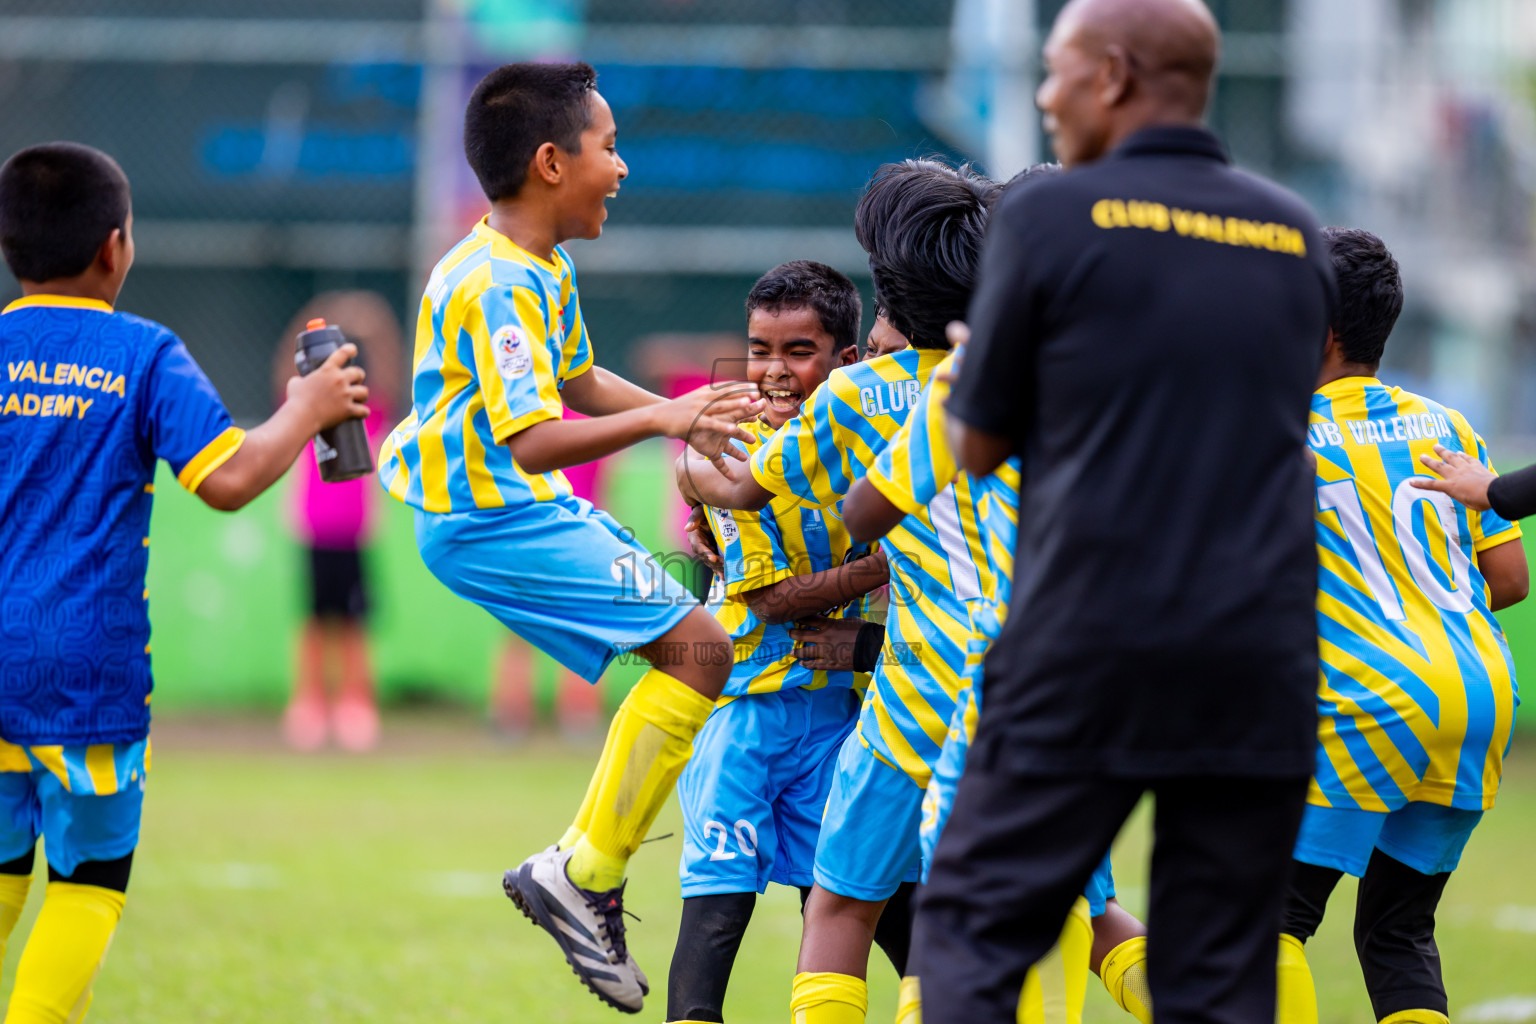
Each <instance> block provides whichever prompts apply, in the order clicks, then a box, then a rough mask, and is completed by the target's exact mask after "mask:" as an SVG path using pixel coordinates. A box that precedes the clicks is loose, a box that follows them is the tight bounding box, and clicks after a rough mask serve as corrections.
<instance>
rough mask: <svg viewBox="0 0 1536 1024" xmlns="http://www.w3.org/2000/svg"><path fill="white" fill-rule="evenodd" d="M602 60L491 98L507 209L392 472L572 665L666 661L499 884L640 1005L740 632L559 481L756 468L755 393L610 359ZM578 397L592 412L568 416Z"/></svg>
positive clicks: (483, 171)
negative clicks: (662, 871)
mask: <svg viewBox="0 0 1536 1024" xmlns="http://www.w3.org/2000/svg"><path fill="white" fill-rule="evenodd" d="M616 138H617V128H616V126H615V125H614V121H613V114H612V112H611V111H610V110H609V108H608V104H607V102H606V101H604V99H603V98H602V96H601V95H600V94H599V93H598V92H597V87H596V74H595V72H593V70H592V68H591V67H590V66H588V65H586V64H509V65H506V66H504V67H501V68H498V69H496V70H495V71H492V72H491V73H490V74H488V75H486V76H485V78H484V79H482V80H481V82H480V83H479V84H478V85H477V86H476V87H475V90H474V93H473V94H472V95H471V97H470V100H469V105H468V108H467V109H466V111H465V115H464V152H465V156H466V158H467V159H468V161H469V165H470V167H471V168H472V169H473V170H474V172H475V176H476V177H477V179H478V180H479V182H480V185H481V187H482V188H483V189H484V191H485V195H486V198H487V199H489V200H490V204H491V212H490V214H489V216H487V217H486V218H484V219H483V220H481V221H480V223H479V224H477V225H476V226H475V228H474V230H473V231H472V232H471V233H470V234H469V236H468V237H467V238H465V239H464V240H463V241H462V242H460V243H459V244H458V245H456V246H455V247H454V248H453V249H452V250H450V251H449V253H448V254H447V255H446V256H444V257H443V258H442V260H441V261H439V263H438V264H437V266H436V267H435V268H434V269H433V271H432V274H431V277H430V278H429V279H428V281H427V287H426V293H425V295H423V297H422V300H421V306H420V313H419V315H418V319H417V326H416V350H415V366H414V370H413V375H412V384H411V405H412V408H411V413H410V415H409V416H407V417H406V419H405V420H404V422H402V423H401V424H400V425H399V426H398V427H396V428H395V430H394V431H393V433H392V434H391V435H390V437H389V439H388V440H387V441H386V443H385V445H384V449H383V451H382V453H381V455H380V460H379V461H380V465H379V478H380V480H381V482H382V483H383V484H384V486H385V488H386V489H388V491H389V492H390V494H392V495H394V496H395V497H396V498H398V499H399V500H401V501H403V502H405V503H406V504H408V505H410V506H411V507H412V508H413V509H414V510H415V519H416V539H417V546H418V547H419V549H420V551H421V555H422V560H423V561H424V562H426V564H427V567H428V568H429V569H430V570H431V571H432V573H433V575H435V576H436V577H437V578H438V579H439V580H441V581H442V582H443V583H444V584H445V585H446V586H447V587H448V588H449V589H451V590H452V591H453V592H454V593H456V594H458V595H459V596H461V597H464V598H466V599H467V600H470V601H473V602H475V603H476V604H478V605H480V606H481V607H482V608H484V609H485V610H486V611H488V612H490V613H491V614H492V615H494V616H496V618H497V619H499V620H500V621H501V622H502V623H503V624H504V625H506V626H507V627H508V628H510V629H511V630H513V631H514V632H515V633H517V634H518V635H519V636H521V637H522V638H523V639H525V640H527V641H529V642H530V643H532V644H534V645H535V646H537V647H539V648H541V649H542V650H544V651H545V652H546V653H548V654H550V655H551V656H552V657H554V658H555V659H556V660H557V661H559V662H560V663H561V664H563V665H564V666H565V667H566V668H568V669H570V670H571V671H572V672H575V673H576V674H578V675H580V676H582V677H583V678H586V679H588V680H590V681H593V682H596V680H597V679H598V677H599V676H601V675H602V673H603V670H604V669H605V668H607V666H608V664H609V662H610V661H612V660H613V659H614V658H615V657H616V656H617V655H618V654H620V653H621V652H625V651H634V652H636V653H637V654H638V655H640V656H641V657H643V658H645V659H646V660H647V661H649V662H650V663H651V665H652V668H651V670H650V671H649V672H647V673H646V674H645V676H643V677H642V678H641V680H640V681H639V682H638V683H637V684H636V685H635V687H634V689H633V690H632V691H631V692H630V693H629V695H628V696H627V697H625V699H624V702H623V704H622V705H621V706H620V708H619V710H618V713H617V714H616V715H615V716H614V719H613V722H612V724H611V726H610V728H609V731H608V738H607V741H606V744H605V746H604V749H603V753H602V755H601V757H600V759H599V762H598V766H597V770H596V772H595V773H594V775H593V777H592V782H591V785H590V786H589V787H588V790H587V794H586V798H585V799H584V800H583V802H582V804H581V807H580V809H579V810H578V811H577V814H576V818H575V820H574V821H573V822H572V824H571V827H570V828H569V829H567V830H566V833H565V835H564V836H563V837H561V839H560V841H559V842H558V843H557V844H554V845H552V846H550V847H549V848H548V849H546V850H544V851H542V852H541V853H537V854H535V855H533V856H532V857H530V858H528V859H527V860H526V861H524V862H523V863H522V864H521V865H520V866H519V867H517V868H514V869H513V870H511V871H508V872H507V873H506V875H505V877H504V879H503V886H504V888H505V891H506V893H507V895H508V896H509V897H510V898H511V899H512V900H513V902H514V903H516V904H517V906H518V907H519V909H521V910H522V911H523V913H524V914H526V915H527V916H528V917H529V918H530V919H531V920H533V921H534V922H536V923H537V924H538V925H540V926H541V927H542V928H544V929H545V930H546V931H547V932H549V934H550V935H551V936H552V937H553V938H554V939H555V941H556V943H557V944H558V945H559V947H560V950H561V951H562V952H563V953H564V955H565V957H566V961H567V962H568V963H569V964H570V965H571V967H572V969H573V970H574V971H575V973H576V974H577V976H578V977H579V978H581V980H582V982H583V983H584V984H586V985H587V987H588V988H590V989H591V990H592V991H593V992H594V993H595V994H596V995H597V996H598V997H599V998H600V999H602V1000H603V1001H604V1002H606V1003H608V1004H609V1005H611V1006H613V1007H615V1008H617V1009H619V1010H623V1011H625V1012H628V1013H637V1012H639V1010H640V1009H641V1006H642V1004H643V998H644V996H645V994H646V993H647V992H648V991H649V988H650V986H649V982H648V981H647V980H646V977H645V975H644V973H643V972H641V971H640V969H639V968H638V967H637V966H636V965H635V962H634V959H633V958H632V957H631V956H630V955H629V951H628V947H627V946H626V944H625V941H624V917H623V914H624V906H623V881H624V871H625V865H626V863H627V862H628V860H629V857H630V856H631V855H632V854H633V853H634V852H635V850H636V849H638V847H639V844H640V842H641V841H642V840H643V839H644V838H645V834H646V831H647V829H649V827H650V825H651V822H652V821H654V820H655V817H656V814H657V812H658V811H660V809H661V806H662V804H663V803H664V802H665V801H666V798H667V795H668V794H669V793H670V792H671V791H672V788H673V785H674V784H675V782H676V781H677V776H678V773H679V772H681V771H682V768H683V765H684V764H685V763H686V762H687V760H688V756H689V753H690V751H691V749H692V742H693V737H694V734H695V733H697V732H698V730H699V728H700V727H701V726H702V725H703V724H704V721H705V719H707V718H708V717H709V713H710V712H711V711H712V710H713V709H714V702H715V699H716V698H717V697H719V696H720V693H721V691H722V690H723V689H724V687H725V684H726V681H727V680H728V679H729V677H730V670H731V666H730V661H729V659H728V658H725V659H722V658H718V657H717V656H716V655H717V654H718V652H720V651H724V650H729V647H728V644H729V642H730V640H729V638H728V637H727V636H726V634H725V631H724V630H723V629H722V628H721V627H720V624H719V623H718V622H716V621H715V620H714V618H712V617H711V616H710V615H709V614H708V613H707V612H706V611H705V610H704V609H703V608H702V607H701V606H700V605H699V604H698V602H697V601H696V600H694V599H693V598H692V596H691V595H688V594H687V593H686V592H685V591H683V590H682V589H681V588H680V587H677V586H676V585H675V584H674V583H673V582H672V581H671V578H670V577H668V576H667V575H666V574H665V572H664V571H662V569H661V568H660V567H659V566H658V565H657V564H656V562H655V560H654V559H652V558H651V557H650V555H649V553H648V552H647V551H646V550H645V549H644V548H643V547H641V546H640V545H638V544H636V543H635V542H634V540H633V533H632V532H629V531H626V530H623V529H622V528H621V527H620V526H619V524H618V523H617V522H615V521H614V520H613V518H612V517H611V516H609V515H608V514H607V513H605V512H601V511H599V510H597V509H595V508H593V506H592V504H591V503H590V502H588V501H584V500H582V499H580V498H577V497H575V496H574V495H573V494H572V493H571V486H570V482H569V481H568V480H566V478H565V475H564V474H563V473H562V472H561V469H562V468H563V467H566V466H574V465H578V464H580V463H584V462H590V461H592V460H593V459H596V458H600V457H602V456H604V455H609V454H611V453H613V452H615V451H618V450H619V449H621V448H624V447H627V446H629V445H631V444H634V443H635V442H637V441H641V440H644V439H646V438H650V437H657V436H666V437H674V438H682V439H686V440H688V441H689V442H690V443H691V444H693V445H694V446H695V447H697V448H699V449H700V450H701V451H702V452H703V453H704V454H706V455H719V454H720V453H721V451H722V450H725V449H728V454H730V455H733V456H735V457H738V458H741V457H744V456H743V455H742V454H741V453H740V452H739V451H738V450H737V449H736V448H735V447H732V446H729V441H730V440H731V439H732V438H737V439H740V440H743V441H751V440H753V435H751V434H750V433H748V432H746V431H745V430H743V429H741V428H740V427H738V426H737V425H736V424H737V422H738V421H740V420H744V419H751V418H753V417H755V416H756V415H757V413H758V412H759V410H760V408H761V403H759V402H757V401H755V396H756V386H755V385H749V384H742V385H739V387H738V389H737V391H736V393H735V394H733V395H724V396H722V393H721V392H720V391H716V390H714V389H712V388H709V387H705V388H701V389H699V390H698V391H696V392H694V393H692V394H689V395H685V396H683V397H682V398H679V399H676V400H674V401H670V402H669V401H665V400H663V399H661V398H659V397H657V396H656V395H653V394H651V393H650V392H648V391H645V390H644V389H642V388H639V387H637V386H635V385H633V384H630V383H629V382H627V381H625V380H623V379H621V378H619V377H617V376H615V375H614V374H612V373H610V372H608V371H607V370H604V369H602V368H601V367H597V366H594V365H593V359H592V349H591V345H590V343H589V341H588V338H587V330H586V324H585V323H584V321H583V319H582V315H581V304H580V301H579V299H578V296H577V291H576V275H575V271H574V270H573V269H572V267H571V263H570V259H569V258H568V257H567V256H566V253H565V251H564V250H563V249H562V248H561V247H560V243H561V242H563V241H565V240H567V239H570V238H596V237H597V236H598V235H600V234H601V233H602V225H603V220H604V219H605V218H606V216H607V210H606V208H605V206H604V201H605V199H607V198H608V197H610V196H613V195H615V194H617V192H618V190H619V186H620V183H621V182H623V180H624V178H625V176H626V175H627V174H628V168H627V167H626V166H625V164H624V161H623V160H622V159H620V157H619V155H618V150H617V147H616ZM567 405H568V406H570V407H571V408H572V409H575V410H576V411H577V412H580V413H583V414H584V415H585V416H587V417H590V418H588V419H564V418H562V415H563V411H564V407H565V406H567Z"/></svg>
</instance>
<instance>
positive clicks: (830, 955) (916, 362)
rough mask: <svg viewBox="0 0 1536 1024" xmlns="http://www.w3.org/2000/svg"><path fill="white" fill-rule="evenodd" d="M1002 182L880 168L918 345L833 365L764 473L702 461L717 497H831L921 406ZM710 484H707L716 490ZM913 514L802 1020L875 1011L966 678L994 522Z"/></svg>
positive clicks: (809, 946) (882, 241)
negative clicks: (714, 468) (888, 911)
mask: <svg viewBox="0 0 1536 1024" xmlns="http://www.w3.org/2000/svg"><path fill="white" fill-rule="evenodd" d="M997 189H998V186H997V184H996V183H995V182H992V181H991V180H989V179H986V178H983V177H981V176H979V175H975V174H973V173H971V172H970V170H969V169H968V168H961V169H959V170H956V169H955V168H952V167H948V166H946V165H943V164H940V163H937V162H934V161H907V162H905V163H903V164H897V165H890V166H887V167H883V168H881V169H880V170H879V171H877V172H876V175H875V178H874V180H873V181H872V182H871V184H870V187H869V189H868V190H867V192H866V193H865V195H864V197H863V199H861V200H860V203H859V207H858V211H857V212H856V214H855V230H856V233H857V234H858V237H859V241H860V244H862V245H863V246H864V248H865V250H866V251H867V252H868V253H869V254H870V270H871V273H872V276H873V278H874V285H875V296H876V299H877V300H878V301H879V303H880V306H881V309H882V310H883V311H884V313H885V314H886V319H887V320H888V321H889V323H890V325H891V326H892V327H893V328H894V329H895V330H896V331H897V332H898V333H900V334H902V335H903V336H905V337H906V339H907V340H908V341H909V342H910V344H911V347H910V348H908V349H905V350H901V351H896V352H892V353H889V354H887V355H883V356H879V357H877V358H875V359H873V360H869V361H867V362H862V363H858V364H856V365H854V366H849V367H841V368H839V369H837V370H834V371H833V373H832V374H831V376H830V377H828V379H827V382H826V383H825V384H823V385H822V386H821V387H820V388H819V389H817V391H816V393H815V394H813V395H812V396H811V398H810V400H809V401H808V402H807V403H806V406H805V408H804V410H803V411H802V413H801V415H800V416H799V417H798V418H797V419H795V420H793V421H792V422H790V423H788V424H786V425H785V427H784V428H783V429H782V430H780V431H778V432H777V433H776V434H774V435H773V437H772V438H770V439H769V441H768V442H767V443H766V444H764V445H763V446H762V447H761V448H760V449H759V450H758V451H757V452H756V454H754V455H753V457H752V461H751V463H750V471H751V476H750V477H748V476H747V475H746V474H743V473H740V472H739V471H733V472H731V473H729V474H728V475H727V474H716V475H715V476H713V477H711V476H708V475H706V474H702V473H697V474H694V478H693V483H694V484H695V486H696V488H697V489H698V491H699V493H700V495H701V496H703V497H704V498H705V499H706V500H707V501H708V502H709V503H710V504H714V505H717V506H721V507H726V508H748V509H751V508H760V507H762V505H763V504H766V503H767V501H768V500H769V498H770V497H773V496H783V497H791V498H794V499H796V500H798V501H799V502H800V503H801V504H803V505H807V506H810V507H813V508H822V509H827V508H832V507H834V506H836V505H837V503H838V502H839V501H840V500H841V499H842V497H843V496H844V495H845V494H846V493H847V492H848V489H849V487H850V486H851V485H852V484H853V482H854V480H856V479H857V478H859V477H860V476H862V475H863V474H864V473H865V472H866V471H867V470H868V468H869V466H870V464H871V463H872V462H873V461H874V459H875V457H876V456H877V455H878V454H879V452H880V450H881V449H882V448H883V447H884V446H885V444H886V442H887V440H888V439H889V438H890V437H891V435H892V434H894V433H895V432H896V430H897V428H899V427H900V426H901V424H902V422H903V421H904V420H905V419H906V417H907V415H908V413H909V411H910V410H911V409H912V407H913V405H915V403H916V401H917V397H918V394H919V393H920V391H921V389H922V387H923V386H924V385H925V384H926V383H927V381H928V378H929V377H930V376H931V375H932V373H933V371H934V368H935V367H936V366H937V365H938V364H939V363H940V362H941V361H942V360H943V359H944V358H945V356H946V355H947V354H948V348H949V344H948V341H947V339H946V337H945V333H944V332H945V327H946V325H947V324H948V323H949V321H951V320H955V319H958V318H960V317H961V316H963V315H964V311H965V304H966V301H967V299H968V297H969V295H970V292H971V288H972V285H973V281H974V275H975V268H976V264H977V259H978V257H979V254H980V249H981V241H982V236H983V234H984V232H985V228H986V220H987V211H988V209H989V207H990V205H991V202H992V200H993V199H994V198H995V196H996V194H997ZM705 492H708V493H705ZM948 497H949V498H950V500H949V503H948V504H947V505H945V506H944V507H943V508H942V509H941V512H940V514H938V515H935V516H931V517H930V516H928V515H922V516H912V517H908V518H907V519H906V520H904V522H903V524H902V526H901V527H900V528H899V529H898V530H896V531H893V533H892V535H891V536H889V537H887V538H885V539H884V540H882V541H881V546H882V549H883V550H884V551H885V553H886V555H887V558H888V560H889V563H890V573H891V609H890V613H889V616H888V620H887V631H886V640H885V649H884V651H883V656H882V659H881V661H880V664H879V665H878V666H877V667H876V669H875V672H874V676H873V678H872V680H871V685H870V689H869V693H868V696H867V697H866V699H865V703H864V706H863V708H862V710H861V712H860V715H859V724H858V728H857V730H856V731H855V732H854V733H853V734H852V735H850V736H849V738H848V739H847V740H846V741H845V742H844V744H843V746H842V749H841V750H840V752H839V757H838V764H837V769H836V774H835V776H834V778H833V782H832V789H831V792H830V794H829V797H828V801H827V811H826V816H825V818H824V819H823V823H822V830H821V834H820V837H819V838H818V841H817V846H816V858H815V870H814V876H815V881H816V884H815V886H814V887H813V888H812V890H811V894H810V897H809V899H808V900H807V902H806V907H805V930H804V936H803V938H802V940H801V945H800V959H799V973H798V974H797V975H796V977H795V982H794V986H793V994H792V998H791V1004H790V1005H791V1012H792V1013H793V1014H794V1016H795V1019H796V1021H797V1022H800V1024H845V1022H852V1021H858V1020H862V1019H863V1016H864V1013H865V1012H866V1010H867V1008H868V987H867V984H866V981H865V975H866V973H867V970H868V961H869V948H870V944H871V941H872V938H873V935H874V932H875V928H876V925H877V923H878V922H879V920H880V918H881V912H882V909H883V908H884V907H885V904H886V901H887V900H888V899H889V898H890V897H891V896H892V894H894V893H895V892H896V891H897V890H898V888H899V887H900V885H901V883H902V882H903V881H904V880H912V879H915V878H916V877H917V873H918V866H919V850H918V822H919V815H920V811H921V805H922V798H923V791H924V788H925V787H926V785H927V783H928V778H929V775H930V773H931V769H932V766H933V763H934V762H935V761H936V760H937V758H938V755H939V751H940V749H941V745H942V743H943V739H944V733H945V731H946V727H947V725H948V722H949V719H950V716H951V714H952V713H953V710H954V701H955V697H956V696H957V695H958V694H959V692H960V690H961V683H960V675H959V673H960V669H961V666H962V665H963V663H964V652H965V645H966V640H967V638H968V636H969V633H970V620H969V615H968V613H967V611H966V607H965V603H964V602H965V599H966V597H967V596H968V595H971V594H973V593H974V592H976V590H977V587H978V576H977V568H976V553H977V551H976V548H977V544H978V542H979V537H978V534H979V530H978V528H977V526H976V523H975V517H974V501H973V498H972V496H971V495H970V494H963V495H961V494H950V495H949V496H948Z"/></svg>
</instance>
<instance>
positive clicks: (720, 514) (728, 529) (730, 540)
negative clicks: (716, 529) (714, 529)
mask: <svg viewBox="0 0 1536 1024" xmlns="http://www.w3.org/2000/svg"><path fill="white" fill-rule="evenodd" d="M715 521H716V522H718V523H719V524H720V539H721V540H722V541H724V542H725V543H727V544H735V543H736V538H737V537H739V536H741V533H740V531H738V530H737V529H736V517H735V516H733V515H731V513H730V510H729V509H723V508H717V509H715Z"/></svg>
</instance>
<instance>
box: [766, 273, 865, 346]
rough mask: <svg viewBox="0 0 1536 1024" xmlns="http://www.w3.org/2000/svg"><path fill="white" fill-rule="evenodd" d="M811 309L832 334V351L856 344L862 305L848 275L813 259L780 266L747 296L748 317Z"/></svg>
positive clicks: (823, 328)
mask: <svg viewBox="0 0 1536 1024" xmlns="http://www.w3.org/2000/svg"><path fill="white" fill-rule="evenodd" d="M758 309H763V310H767V311H768V312H770V313H777V312H778V311H779V310H783V309H812V310H814V311H815V312H816V316H817V317H818V318H819V319H820V320H821V329H822V330H824V331H826V332H827V333H828V334H830V335H832V351H833V352H834V353H837V352H841V351H842V350H843V349H845V348H847V347H848V346H849V345H857V344H858V343H859V328H860V326H861V325H862V322H863V317H864V304H863V303H862V302H861V301H860V300H859V289H858V287H857V286H856V285H854V283H853V282H852V281H850V280H848V275H846V274H844V273H842V272H840V271H837V270H834V269H832V268H831V267H829V266H827V265H826V264H825V263H817V262H816V261H815V260H790V261H789V262H788V263H780V264H779V265H778V266H776V267H774V268H773V269H772V270H770V271H768V273H766V274H764V275H763V276H762V277H760V278H758V279H757V283H756V284H754V285H753V286H752V290H751V291H749V292H748V293H747V317H748V318H749V319H750V318H751V316H752V313H753V311H754V310H758Z"/></svg>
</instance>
